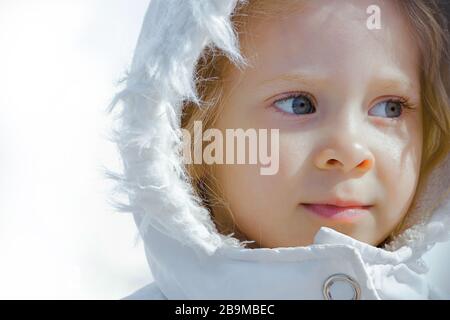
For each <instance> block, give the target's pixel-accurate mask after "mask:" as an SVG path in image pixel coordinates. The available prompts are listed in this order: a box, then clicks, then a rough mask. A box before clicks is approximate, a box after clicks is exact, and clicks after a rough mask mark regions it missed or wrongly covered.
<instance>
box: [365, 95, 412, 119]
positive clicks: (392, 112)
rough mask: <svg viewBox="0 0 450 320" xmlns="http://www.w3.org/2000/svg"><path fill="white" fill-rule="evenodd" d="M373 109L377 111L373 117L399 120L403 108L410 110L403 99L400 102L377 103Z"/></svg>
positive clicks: (391, 100)
mask: <svg viewBox="0 0 450 320" xmlns="http://www.w3.org/2000/svg"><path fill="white" fill-rule="evenodd" d="M373 108H374V109H376V110H378V111H377V112H376V113H375V114H374V115H375V116H381V117H388V118H399V117H400V116H401V114H402V112H403V109H404V108H410V105H409V104H408V102H407V101H406V100H405V99H400V100H394V99H390V100H386V101H382V102H379V103H377V104H376V105H375V106H374V107H373Z"/></svg>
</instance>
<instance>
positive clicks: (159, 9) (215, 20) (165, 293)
mask: <svg viewBox="0 0 450 320" xmlns="http://www.w3.org/2000/svg"><path fill="white" fill-rule="evenodd" d="M236 1H238V0H202V1H199V0H182V1H180V0H151V3H150V6H149V8H148V10H147V13H146V16H145V19H144V23H143V27H142V30H141V34H140V36H139V40H138V44H137V47H136V50H135V55H134V59H133V63H132V66H131V69H130V72H129V74H128V76H127V81H126V86H125V88H124V89H123V90H122V91H121V92H119V93H118V94H117V96H116V97H115V99H114V101H113V102H112V104H111V111H112V110H113V108H114V106H116V104H117V103H118V102H119V101H122V102H123V108H122V109H121V110H120V114H119V116H118V120H119V125H118V127H117V130H116V132H115V133H116V136H115V141H116V142H117V143H118V146H119V148H120V152H121V156H122V158H123V164H124V172H123V174H115V173H111V177H112V178H114V179H116V180H117V181H118V182H119V187H120V188H121V190H122V191H123V192H125V193H126V195H127V196H128V200H129V201H128V202H127V203H117V207H118V208H119V209H120V210H122V211H127V212H132V213H133V215H134V218H135V221H136V224H137V226H138V227H139V231H140V235H141V237H142V239H143V241H144V247H145V253H146V257H147V260H148V263H149V266H150V269H151V271H152V274H153V276H154V280H155V281H154V282H153V283H151V284H150V285H148V286H146V287H144V288H142V289H140V290H138V291H137V292H135V293H133V294H131V295H130V296H128V297H126V299H324V298H331V299H352V298H357V299H435V298H448V297H446V296H443V295H442V294H438V292H437V291H435V290H434V289H433V288H431V287H430V286H429V284H428V283H427V281H426V279H425V274H426V272H427V269H428V268H427V266H426V265H425V264H424V262H423V260H422V256H423V255H424V253H426V252H427V251H428V250H429V249H431V248H432V247H433V245H434V244H435V243H437V242H442V241H447V240H448V238H449V230H450V201H449V194H450V157H448V158H447V159H446V160H445V162H444V163H443V165H442V166H441V167H440V168H437V169H435V171H434V172H433V175H432V176H431V178H430V180H429V184H428V185H427V188H426V189H425V190H423V191H421V193H420V197H419V201H418V202H417V203H416V204H415V205H414V207H412V209H411V211H410V213H409V216H408V219H409V223H407V225H409V226H412V227H410V228H408V229H406V230H404V231H403V232H402V233H401V234H400V235H399V236H398V237H397V238H396V239H394V240H393V241H392V242H391V243H389V244H388V245H386V247H385V248H383V249H382V248H377V247H374V246H371V245H369V244H366V243H363V242H360V241H357V240H355V239H353V238H351V237H349V236H346V235H344V234H342V233H339V232H337V231H335V230H333V229H330V228H326V227H323V228H321V229H320V230H319V231H318V232H317V234H316V236H315V239H314V244H312V245H310V246H305V247H283V248H275V249H267V248H260V249H249V248H245V243H243V242H240V241H239V240H238V239H236V238H234V237H233V236H232V235H228V236H225V235H222V234H220V233H218V232H217V230H216V228H215V226H214V223H213V222H212V220H211V217H210V215H209V212H208V210H207V209H206V208H205V207H202V206H201V205H199V204H198V202H196V201H195V200H194V197H193V191H192V190H193V189H192V186H191V185H189V183H188V182H187V179H186V176H185V175H184V171H183V170H182V159H181V157H180V156H179V153H177V152H176V150H177V148H176V147H177V146H180V144H181V138H180V135H179V131H177V130H178V129H179V127H180V115H181V106H182V101H183V99H192V100H197V96H196V93H195V85H194V81H193V72H194V66H195V62H196V61H197V59H198V57H199V55H200V53H201V51H202V50H203V49H204V48H205V46H206V45H208V44H211V43H214V44H215V45H216V46H218V47H220V48H221V49H223V50H224V51H225V52H226V53H227V54H228V55H229V57H230V58H231V59H232V60H233V61H234V62H235V63H237V64H239V63H241V62H242V61H243V60H242V58H241V56H240V53H239V50H238V46H237V42H236V38H235V34H234V33H233V29H232V27H231V24H230V21H229V16H230V13H231V12H232V10H233V9H234V7H235V5H236Z"/></svg>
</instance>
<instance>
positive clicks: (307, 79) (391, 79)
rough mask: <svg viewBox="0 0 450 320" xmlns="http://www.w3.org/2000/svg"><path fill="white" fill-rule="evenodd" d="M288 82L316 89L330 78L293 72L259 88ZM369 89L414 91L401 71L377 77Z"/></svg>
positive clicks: (310, 73)
mask: <svg viewBox="0 0 450 320" xmlns="http://www.w3.org/2000/svg"><path fill="white" fill-rule="evenodd" d="M279 81H286V82H296V83H299V84H301V85H308V86H310V87H315V86H318V85H321V84H325V83H326V82H329V81H330V79H329V76H327V75H326V74H321V73H317V72H306V73H305V72H291V73H284V74H281V75H277V76H275V77H273V78H269V79H266V80H263V81H261V82H259V83H258V86H265V85H268V84H270V83H274V82H279ZM368 86H369V87H375V86H376V87H378V88H379V89H381V90H396V89H397V90H404V91H408V90H412V89H413V85H412V83H411V81H410V79H409V77H407V76H406V75H404V74H403V73H402V72H400V71H392V72H387V73H382V74H378V75H375V76H374V77H373V78H372V79H371V80H370V82H369V85H368Z"/></svg>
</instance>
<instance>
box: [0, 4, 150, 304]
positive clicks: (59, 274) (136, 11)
mask: <svg viewBox="0 0 450 320" xmlns="http://www.w3.org/2000/svg"><path fill="white" fill-rule="evenodd" d="M148 2H149V1H148V0H133V1H127V0H63V1H62V0H39V1H32V0H6V1H5V0H0V298H3V299H11V298H24V299H29V298H39V299H47V298H56V299H66V298H75V299H79V298H83V299H93V298H105V299H118V298H121V297H123V296H125V295H127V294H129V293H131V291H133V290H135V289H137V288H139V287H140V286H143V285H145V284H147V283H149V282H151V281H152V278H151V274H150V271H149V269H148V266H147V263H146V261H145V257H144V253H143V248H142V244H141V243H139V244H138V245H137V246H134V237H135V233H136V232H137V231H136V227H135V224H134V220H133V219H132V216H131V214H127V213H117V212H115V211H114V210H113V209H112V207H111V206H109V204H108V199H107V198H108V192H111V189H112V187H111V186H112V184H111V182H110V181H106V180H105V179H103V178H102V174H101V167H102V166H107V167H108V168H111V169H120V159H119V156H118V154H117V152H116V149H115V146H114V145H113V144H112V143H111V142H109V141H108V139H107V136H108V134H109V132H108V130H109V125H110V121H111V118H110V117H108V116H107V115H106V113H105V112H104V110H105V108H106V106H107V105H108V103H109V102H110V100H111V99H112V96H113V94H114V92H116V91H117V89H118V87H117V86H116V82H117V81H118V80H119V78H121V77H122V76H123V72H124V71H125V69H126V68H127V67H128V66H129V64H130V62H131V57H132V53H133V50H134V46H135V45H136V41H137V37H138V34H139V30H140V27H141V24H142V20H143V17H144V14H145V10H146V9H147V5H148Z"/></svg>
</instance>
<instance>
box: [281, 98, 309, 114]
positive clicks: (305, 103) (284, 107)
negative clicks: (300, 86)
mask: <svg viewBox="0 0 450 320" xmlns="http://www.w3.org/2000/svg"><path fill="white" fill-rule="evenodd" d="M274 105H275V107H276V108H277V109H279V110H281V111H282V112H286V113H290V114H294V115H299V114H308V113H313V112H315V110H316V108H315V107H314V103H313V102H312V99H311V98H310V97H309V96H308V95H306V94H295V95H292V96H289V97H287V98H283V99H280V100H277V101H275V102H274Z"/></svg>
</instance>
